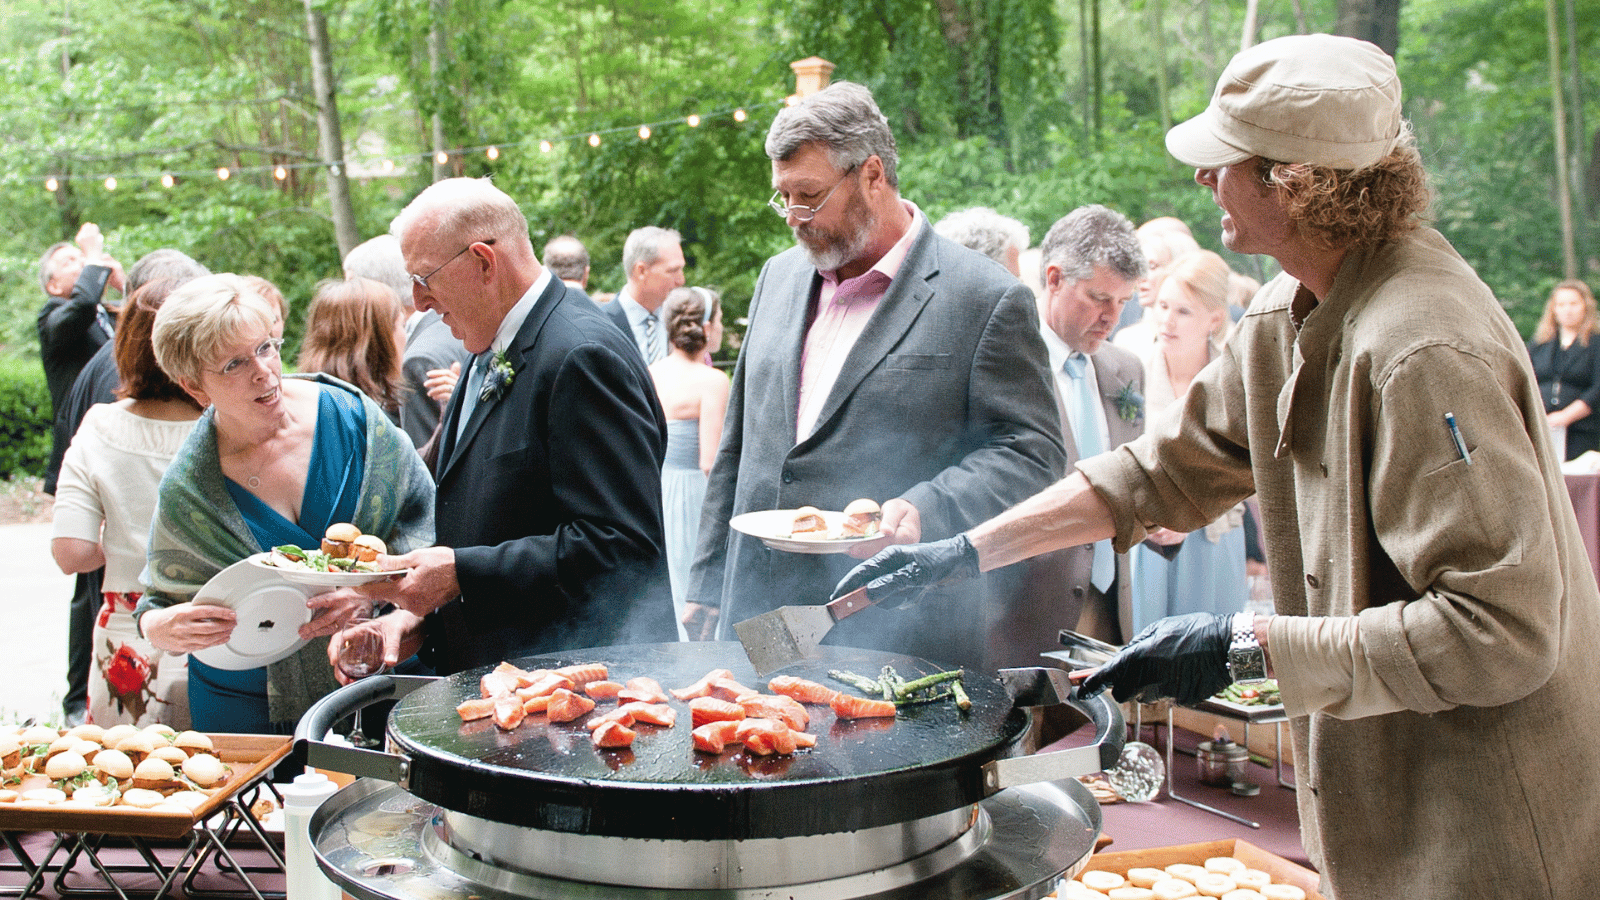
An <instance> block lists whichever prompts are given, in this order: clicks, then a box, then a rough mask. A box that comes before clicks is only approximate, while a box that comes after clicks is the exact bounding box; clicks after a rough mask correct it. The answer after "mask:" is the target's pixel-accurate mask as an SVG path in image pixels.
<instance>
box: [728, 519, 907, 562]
mask: <svg viewBox="0 0 1600 900" xmlns="http://www.w3.org/2000/svg"><path fill="white" fill-rule="evenodd" d="M794 513H795V511H794V510H792V509H764V510H760V511H759V512H747V513H741V514H739V515H737V516H734V517H733V518H732V519H729V520H728V524H729V525H730V526H732V527H733V530H734V531H739V532H743V533H744V534H748V535H750V536H751V537H755V538H760V539H761V542H762V543H763V544H766V545H767V546H768V547H771V548H772V549H774V550H786V551H788V552H790V553H844V552H845V551H847V550H849V549H850V548H851V547H854V546H855V545H857V544H864V543H866V542H867V541H875V540H877V539H878V538H879V535H876V534H875V535H873V536H871V537H843V536H842V535H841V534H840V532H841V530H842V528H843V526H844V513H842V512H830V511H828V510H821V513H822V520H823V521H824V522H827V523H828V530H827V531H826V532H818V533H816V534H810V535H804V534H803V535H794V534H791V533H790V529H791V528H792V527H793V526H794Z"/></svg>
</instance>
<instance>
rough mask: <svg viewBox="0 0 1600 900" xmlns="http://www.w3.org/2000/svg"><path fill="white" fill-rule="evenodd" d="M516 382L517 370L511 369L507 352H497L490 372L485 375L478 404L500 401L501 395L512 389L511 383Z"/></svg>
mask: <svg viewBox="0 0 1600 900" xmlns="http://www.w3.org/2000/svg"><path fill="white" fill-rule="evenodd" d="M516 380H517V370H516V369H513V368H511V361H510V360H508V359H506V352H505V351H504V350H496V351H495V354H494V359H493V360H492V361H491V362H490V363H489V370H488V371H487V372H484V373H483V388H482V389H480V390H479V391H478V402H479V403H488V402H489V401H491V400H497V399H499V397H500V395H502V394H504V393H505V392H506V391H508V390H510V389H511V382H513V381H516Z"/></svg>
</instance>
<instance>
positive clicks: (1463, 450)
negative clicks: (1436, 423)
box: [1444, 413, 1472, 466]
mask: <svg viewBox="0 0 1600 900" xmlns="http://www.w3.org/2000/svg"><path fill="white" fill-rule="evenodd" d="M1444 425H1445V427H1446V428H1448V429H1450V440H1452V441H1454V442H1455V445H1456V452H1457V453H1459V454H1461V458H1462V459H1463V460H1465V461H1466V463H1467V465H1469V466H1470V465H1472V454H1470V453H1468V452H1467V439H1466V438H1464V437H1462V436H1461V426H1459V425H1457V424H1456V417H1455V414H1454V413H1445V414H1444Z"/></svg>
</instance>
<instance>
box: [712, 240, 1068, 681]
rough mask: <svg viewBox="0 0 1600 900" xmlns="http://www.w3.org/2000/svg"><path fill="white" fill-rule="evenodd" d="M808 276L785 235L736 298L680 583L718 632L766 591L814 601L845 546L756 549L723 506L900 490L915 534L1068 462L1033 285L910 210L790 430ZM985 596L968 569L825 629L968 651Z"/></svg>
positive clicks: (950, 525) (980, 638)
mask: <svg viewBox="0 0 1600 900" xmlns="http://www.w3.org/2000/svg"><path fill="white" fill-rule="evenodd" d="M820 284H821V276H819V275H818V274H817V270H816V269H815V268H813V267H812V265H811V263H810V261H809V259H808V258H807V256H806V254H805V253H804V251H803V250H801V249H800V248H791V249H790V250H787V251H785V252H784V253H781V254H779V255H778V256H776V257H774V258H772V259H771V260H768V262H767V264H766V266H764V267H763V269H762V271H761V275H760V278H759V279H758V280H757V282H756V288H755V295H754V297H753V298H752V299H751V302H750V326H749V330H748V331H747V333H746V335H745V339H744V343H743V346H742V347H741V349H740V354H739V361H738V364H737V366H736V367H735V369H734V374H733V387H732V393H731V395H730V397H729V400H728V413H727V419H726V421H725V423H724V426H723V433H722V434H723V436H722V446H721V448H720V449H719V450H718V453H717V460H716V463H715V465H714V466H713V468H712V471H711V476H710V483H709V485H708V488H707V491H706V502H705V506H704V508H703V512H702V515H701V531H700V542H699V546H698V548H697V551H696V555H695V556H696V558H695V564H694V567H693V570H692V572H691V576H690V587H689V595H688V598H689V599H690V600H691V601H693V602H696V603H701V604H705V605H708V606H720V607H721V616H720V619H719V626H718V636H719V637H721V638H723V639H727V638H730V637H731V636H732V626H733V624H734V623H736V622H739V621H743V620H744V619H747V618H749V617H751V616H753V615H756V614H759V613H762V612H766V611H768V610H770V609H773V608H775V607H778V606H781V605H785V604H806V603H810V604H815V603H822V602H825V601H826V600H827V598H828V595H829V593H830V591H831V590H832V588H833V586H834V584H835V583H837V581H838V580H839V578H841V577H843V575H844V574H845V572H847V571H849V569H850V568H851V567H852V566H853V565H855V564H856V563H857V562H859V561H858V560H856V559H854V558H852V557H850V556H848V555H846V554H836V555H803V554H794V553H786V552H782V551H777V550H771V549H769V548H767V547H766V546H765V545H763V544H762V543H761V542H760V541H759V540H757V539H755V538H752V537H748V536H746V535H743V534H740V533H738V532H736V531H733V530H732V529H730V528H729V527H728V520H729V519H730V518H732V517H733V516H735V515H738V514H739V513H743V512H749V511H752V510H764V509H791V508H794V507H797V506H802V505H807V504H809V505H812V506H817V507H820V508H822V509H842V508H843V507H844V506H845V504H847V503H849V502H850V501H851V500H854V499H856V498H858V497H870V498H872V499H874V500H877V501H878V502H880V503H882V502H884V501H886V500H889V499H892V498H895V497H899V498H903V499H905V500H906V501H908V502H909V503H911V505H913V506H915V507H916V508H917V510H918V512H919V513H920V515H921V520H922V538H923V540H937V539H940V538H946V537H950V536H951V535H954V534H956V533H958V532H960V531H963V530H965V529H967V528H970V527H971V526H973V525H976V524H978V523H979V522H982V521H984V520H985V519H988V518H990V517H992V516H994V515H995V514H997V513H999V512H1001V511H1003V510H1005V509H1007V508H1008V507H1010V506H1012V505H1013V504H1015V503H1017V502H1018V501H1020V500H1023V499H1025V498H1027V497H1029V496H1032V495H1033V494H1034V493H1036V492H1038V491H1039V490H1041V489H1042V488H1044V487H1045V486H1047V485H1049V484H1050V483H1051V482H1052V481H1054V480H1055V478H1056V476H1057V475H1058V474H1059V473H1060V472H1061V471H1062V469H1063V467H1064V466H1065V460H1066V455H1065V451H1064V450H1063V448H1062V444H1061V437H1060V424H1059V421H1058V414H1057V413H1056V408H1055V400H1054V397H1053V395H1052V394H1051V389H1050V384H1049V379H1048V373H1047V371H1046V367H1047V363H1046V362H1045V360H1046V354H1045V348H1044V343H1043V342H1042V341H1041V340H1040V338H1039V334H1038V327H1039V326H1038V321H1039V320H1038V312H1037V309H1036V307H1035V304H1034V299H1033V295H1032V293H1031V292H1030V291H1029V290H1028V289H1027V288H1026V287H1024V286H1023V285H1022V284H1021V283H1020V282H1018V281H1017V280H1016V279H1015V278H1013V277H1011V275H1010V274H1009V273H1007V272H1006V271H1005V270H1004V269H1003V268H1001V267H1000V266H999V265H998V264H997V263H995V262H994V261H993V260H990V259H988V258H987V257H985V256H982V255H981V254H978V253H974V252H972V251H970V250H967V249H966V248H964V247H961V246H960V245H958V244H955V243H954V242H952V241H949V240H947V239H945V238H942V237H939V236H937V235H935V234H934V232H933V229H932V228H931V227H929V226H928V225H927V223H926V221H925V220H924V221H923V222H922V225H921V232H920V233H919V234H918V236H917V238H916V239H915V240H914V241H913V243H912V245H911V248H910V252H909V253H908V255H907V257H906V260H905V262H904V264H903V265H902V266H901V268H900V272H899V274H898V276H897V277H896V278H895V279H894V282H893V284H891V286H890V288H889V292H888V294H887V295H885V296H884V298H883V301H882V302H881V303H880V305H879V306H878V308H877V310H876V311H875V312H874V313H873V315H872V318H871V320H870V321H869V322H868V325H867V328H866V331H865V332H864V333H863V334H862V336H861V338H860V340H859V341H858V342H857V343H856V345H855V347H854V349H852V350H851V351H850V355H849V357H848V358H847V360H846V363H845V366H844V370H843V372H842V374H841V375H840V377H839V380H838V382H837V383H836V384H835V385H834V387H833V390H832V392H831V393H830V394H829V395H828V398H827V400H826V402H825V403H824V405H823V409H822V411H821V413H820V415H819V416H818V419H817V425H816V430H815V432H814V433H813V434H812V435H811V436H810V437H808V438H806V439H805V440H804V441H800V442H796V440H795V417H796V407H797V402H798V396H799V384H800V351H801V346H802V343H803V341H804V336H805V331H806V323H807V321H808V319H809V315H810V310H811V307H812V305H813V303H814V302H815V298H816V297H817V293H818V289H819V286H820ZM988 596H989V584H988V581H987V579H980V580H978V581H976V582H970V583H967V584H964V585H957V586H953V587H951V588H947V589H943V590H941V591H939V592H937V593H936V594H930V595H929V596H927V597H925V598H924V599H923V600H922V601H921V602H919V603H917V604H910V605H907V606H905V607H902V608H901V609H898V610H880V609H876V608H873V609H868V610H866V611H864V612H861V613H858V614H857V615H855V616H852V617H851V618H850V619H848V620H846V621H844V622H842V623H840V625H839V627H837V628H835V629H834V631H833V632H832V633H831V634H830V636H829V641H830V642H832V643H842V644H847V645H851V646H866V647H879V648H883V649H888V650H895V651H900V652H906V653H912V654H914V655H920V656H924V657H926V658H929V659H934V660H939V661H943V662H948V663H957V664H964V665H981V664H982V663H983V661H984V660H983V656H984V651H983V643H984V639H985V635H986V633H987V619H988V617H989V615H990V610H989V608H988V607H989V604H986V603H985V602H984V601H985V599H986V597H988ZM1050 637H1051V639H1052V640H1053V639H1054V635H1051V636H1050Z"/></svg>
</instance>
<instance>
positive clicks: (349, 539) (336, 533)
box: [322, 522, 361, 559]
mask: <svg viewBox="0 0 1600 900" xmlns="http://www.w3.org/2000/svg"><path fill="white" fill-rule="evenodd" d="M359 537H361V529H359V528H357V527H355V526H354V525H351V524H350V523H349V522H335V523H334V524H332V525H329V526H328V530H327V531H325V532H323V534H322V552H323V553H326V554H328V555H329V556H332V557H335V558H338V559H354V558H355V550H354V549H353V546H354V544H355V541H356V539H357V538H359Z"/></svg>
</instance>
